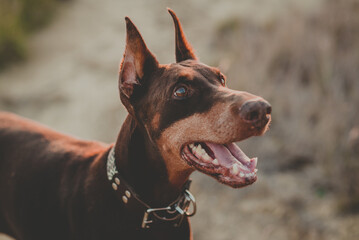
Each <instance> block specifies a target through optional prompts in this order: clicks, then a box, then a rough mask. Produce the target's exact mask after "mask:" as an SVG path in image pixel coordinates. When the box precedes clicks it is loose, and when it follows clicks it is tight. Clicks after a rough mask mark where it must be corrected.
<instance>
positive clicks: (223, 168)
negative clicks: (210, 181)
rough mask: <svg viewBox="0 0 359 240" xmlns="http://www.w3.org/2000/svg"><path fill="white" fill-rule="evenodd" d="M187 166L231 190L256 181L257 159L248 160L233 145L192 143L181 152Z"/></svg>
mask: <svg viewBox="0 0 359 240" xmlns="http://www.w3.org/2000/svg"><path fill="white" fill-rule="evenodd" d="M181 156H182V158H183V159H184V160H185V161H186V162H187V164H188V165H190V166H193V167H194V168H195V169H197V170H198V171H200V172H203V173H205V174H207V175H209V176H211V177H214V178H215V179H217V180H218V181H219V182H221V183H223V184H226V185H228V186H231V187H233V188H240V187H245V186H247V185H250V184H252V183H254V182H255V181H256V180H257V169H256V166H257V158H249V157H247V155H246V154H245V153H244V152H243V151H242V150H241V149H240V148H239V147H238V146H237V145H236V144H235V143H227V144H217V143H212V142H193V143H190V144H186V145H184V146H183V147H182V150H181Z"/></svg>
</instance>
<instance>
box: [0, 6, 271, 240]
mask: <svg viewBox="0 0 359 240" xmlns="http://www.w3.org/2000/svg"><path fill="white" fill-rule="evenodd" d="M169 12H170V14H171V15H172V17H173V20H174V23H175V29H176V60H177V61H176V63H173V64H169V65H161V64H159V63H158V62H157V60H156V58H155V57H154V55H153V54H152V53H151V52H150V51H149V50H148V49H147V47H146V45H145V43H144V41H143V39H142V37H141V35H140V33H139V32H138V30H137V28H136V27H135V26H134V25H133V23H132V22H131V20H130V19H129V18H126V24H127V41H126V50H125V54H124V57H123V60H122V63H121V68H120V78H119V90H120V98H121V101H122V103H123V104H124V105H125V106H126V108H127V110H128V112H129V115H128V117H127V119H126V120H125V122H124V124H123V126H122V128H121V131H120V134H119V136H118V139H117V142H116V143H115V144H114V146H112V145H111V146H109V145H105V144H101V143H97V142H88V141H81V140H77V139H74V138H72V137H68V136H65V135H62V134H60V133H57V132H54V131H52V130H50V129H48V128H46V127H44V126H41V125H38V124H36V123H34V122H31V121H29V120H25V119H22V118H20V117H17V116H15V115H13V114H9V113H0V232H4V233H6V234H9V235H10V236H13V237H14V238H16V239H18V240H45V239H46V240H49V239H51V240H64V239H72V240H75V239H76V240H78V239H87V240H89V239H94V240H99V239H106V240H110V239H126V240H127V239H156V240H158V239H172V240H173V239H191V231H190V226H189V221H188V216H190V215H192V214H193V211H195V201H194V198H193V196H192V195H191V194H190V192H189V191H188V188H189V182H188V178H189V175H190V174H191V173H192V172H193V171H194V170H199V171H201V172H203V173H205V174H208V175H210V176H212V177H214V178H215V179H217V180H218V181H220V182H222V183H224V184H226V185H229V186H232V187H243V186H246V185H248V184H252V183H253V182H255V181H256V179H257V176H256V168H255V167H256V161H257V160H256V158H253V159H249V158H248V157H247V156H246V155H245V154H244V153H243V152H242V151H241V150H240V149H239V148H238V147H237V146H236V145H235V143H234V142H235V141H240V140H243V139H245V138H248V137H250V136H255V135H262V134H264V132H265V131H266V130H267V128H268V124H269V122H270V113H271V107H270V105H269V104H268V102H266V101H265V100H263V99H262V98H260V97H258V96H254V95H252V94H249V93H246V92H239V91H233V90H230V89H228V88H227V87H226V86H225V81H226V80H225V77H224V75H223V74H222V73H221V72H220V71H219V70H218V69H216V68H213V67H209V66H206V65H204V64H202V63H200V62H199V61H198V60H197V58H196V56H195V55H194V53H193V51H192V48H191V47H190V45H189V44H188V42H187V40H186V39H185V36H184V33H183V32H182V28H181V25H180V23H179V21H178V19H177V17H176V15H175V14H174V12H173V11H171V10H169Z"/></svg>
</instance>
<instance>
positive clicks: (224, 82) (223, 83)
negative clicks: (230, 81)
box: [220, 75, 226, 87]
mask: <svg viewBox="0 0 359 240" xmlns="http://www.w3.org/2000/svg"><path fill="white" fill-rule="evenodd" d="M220 79H221V84H222V86H223V87H225V86H226V79H225V78H224V76H223V75H221V76H220Z"/></svg>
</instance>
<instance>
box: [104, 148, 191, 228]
mask: <svg viewBox="0 0 359 240" xmlns="http://www.w3.org/2000/svg"><path fill="white" fill-rule="evenodd" d="M107 177H108V180H109V181H110V182H111V185H112V188H113V189H114V190H115V192H116V195H117V196H118V197H119V198H120V200H121V202H122V203H123V204H124V205H125V207H126V208H127V209H129V210H130V211H131V212H132V211H133V212H140V216H139V217H138V218H140V219H138V220H136V221H138V225H139V226H140V227H141V228H150V227H151V226H153V225H162V224H165V225H168V224H171V225H173V226H175V227H179V226H180V225H181V223H182V220H183V218H184V217H191V216H193V215H194V214H195V213H196V200H195V198H194V197H193V195H192V194H191V193H190V191H189V187H190V185H191V180H188V181H187V183H186V184H185V186H184V188H183V190H182V193H181V195H180V196H179V197H178V198H177V199H176V200H175V201H174V202H172V203H170V204H169V205H168V206H166V207H161V208H151V207H150V206H149V205H148V204H146V203H145V202H143V201H142V200H141V199H140V198H139V196H138V195H137V194H136V193H135V191H134V190H133V189H132V187H131V186H130V185H128V184H127V183H126V181H125V180H124V179H123V178H122V177H121V175H120V174H119V172H118V170H117V168H116V164H115V148H114V147H112V149H111V150H110V152H109V154H108V157H107ZM191 203H192V212H190V207H191Z"/></svg>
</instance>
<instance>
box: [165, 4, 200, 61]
mask: <svg viewBox="0 0 359 240" xmlns="http://www.w3.org/2000/svg"><path fill="white" fill-rule="evenodd" d="M167 10H168V12H169V13H170V14H171V16H172V18H173V22H174V25H175V29H176V32H175V34H176V62H181V61H185V60H188V59H193V60H197V57H196V56H195V55H194V53H193V49H192V47H191V45H190V44H189V43H188V42H187V39H186V36H185V35H184V33H183V30H182V26H181V23H180V21H179V20H178V18H177V16H176V14H175V13H174V12H173V10H172V9H170V8H167Z"/></svg>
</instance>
